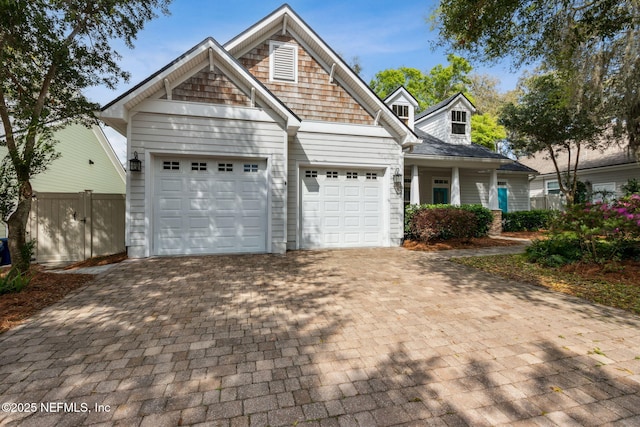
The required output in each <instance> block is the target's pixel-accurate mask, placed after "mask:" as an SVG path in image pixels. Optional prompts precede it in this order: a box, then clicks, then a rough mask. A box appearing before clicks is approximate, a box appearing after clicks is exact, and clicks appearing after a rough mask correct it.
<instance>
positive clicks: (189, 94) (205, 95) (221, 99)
mask: <svg viewBox="0 0 640 427" xmlns="http://www.w3.org/2000/svg"><path fill="white" fill-rule="evenodd" d="M171 95H172V99H174V100H175V101H190V102H204V103H208V104H223V105H239V106H243V107H249V106H251V99H250V98H249V97H248V96H247V95H245V94H244V93H243V92H242V91H241V90H240V89H238V87H237V86H236V85H235V84H234V83H233V82H232V81H231V80H229V79H228V78H227V76H225V75H224V74H222V73H221V72H220V70H218V69H216V71H215V72H213V73H212V72H210V71H209V70H208V69H205V70H202V71H200V72H199V73H197V74H196V75H194V76H193V77H190V78H189V79H187V80H186V81H184V82H183V83H181V84H180V85H178V86H177V87H175V88H174V89H173V90H172V91H171ZM166 98H167V97H166V95H165V96H163V97H162V99H166Z"/></svg>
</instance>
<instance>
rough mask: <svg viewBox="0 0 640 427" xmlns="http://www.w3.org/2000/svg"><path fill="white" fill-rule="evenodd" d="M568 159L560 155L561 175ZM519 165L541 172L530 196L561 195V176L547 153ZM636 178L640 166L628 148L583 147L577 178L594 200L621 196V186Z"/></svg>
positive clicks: (610, 146)
mask: <svg viewBox="0 0 640 427" xmlns="http://www.w3.org/2000/svg"><path fill="white" fill-rule="evenodd" d="M574 154H575V153H574ZM567 158H568V154H567V153H566V152H560V153H559V154H558V157H557V162H558V165H560V171H561V172H562V173H566V171H567ZM520 162H521V163H523V164H525V165H527V166H529V167H531V168H534V169H536V170H537V171H538V172H539V175H538V176H536V177H535V179H533V180H532V181H531V189H530V196H531V197H541V196H548V195H560V186H559V185H558V176H557V173H556V170H555V167H554V166H553V161H551V159H550V158H549V155H548V154H545V153H542V152H540V153H536V154H535V155H534V156H531V157H529V158H523V159H520ZM634 178H635V179H637V180H640V163H638V161H637V158H636V156H635V155H634V154H633V153H630V152H629V151H628V150H627V149H626V148H623V147H620V146H619V145H617V144H611V145H609V146H608V147H607V148H605V149H604V150H593V149H585V148H583V149H582V150H581V151H580V157H579V161H578V179H579V180H580V181H582V182H583V183H584V184H585V185H586V187H587V192H588V194H590V195H591V200H592V201H600V200H602V199H603V197H605V198H615V197H619V196H622V195H623V190H622V186H623V185H624V184H626V183H627V182H628V181H629V180H630V179H634Z"/></svg>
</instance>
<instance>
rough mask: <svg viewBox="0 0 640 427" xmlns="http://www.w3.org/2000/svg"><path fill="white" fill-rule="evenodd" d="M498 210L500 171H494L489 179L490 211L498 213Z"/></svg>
mask: <svg viewBox="0 0 640 427" xmlns="http://www.w3.org/2000/svg"><path fill="white" fill-rule="evenodd" d="M498 209H499V207H498V170H497V169H493V170H492V171H491V177H490V178H489V210H492V211H497V210H498Z"/></svg>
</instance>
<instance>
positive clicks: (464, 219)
mask: <svg viewBox="0 0 640 427" xmlns="http://www.w3.org/2000/svg"><path fill="white" fill-rule="evenodd" d="M477 222H478V221H477V219H476V216H475V214H473V213H472V212H470V211H466V210H464V209H460V208H458V207H453V206H444V207H435V208H429V209H421V210H418V211H417V212H414V214H413V216H412V218H411V222H410V225H409V231H410V235H411V236H412V237H413V238H414V239H416V240H419V241H422V242H430V241H433V240H447V239H470V238H472V237H474V236H475V234H476V230H477V228H478V227H477Z"/></svg>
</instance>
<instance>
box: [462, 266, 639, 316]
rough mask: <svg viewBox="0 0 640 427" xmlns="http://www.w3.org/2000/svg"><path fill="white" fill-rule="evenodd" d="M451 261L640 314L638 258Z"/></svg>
mask: <svg viewBox="0 0 640 427" xmlns="http://www.w3.org/2000/svg"><path fill="white" fill-rule="evenodd" d="M452 261H453V262H456V263H459V264H464V265H469V266H472V267H475V268H479V269H481V270H484V271H487V272H489V273H493V274H497V275H498V276H502V277H505V278H507V279H513V280H518V281H521V282H527V283H533V284H535V285H539V286H544V287H546V288H549V289H552V290H554V291H558V292H563V293H566V294H569V295H574V296H577V297H580V298H584V299H586V300H588V301H592V302H595V303H598V304H603V305H607V306H610V307H617V308H621V309H623V310H626V311H630V312H632V313H635V314H640V261H625V262H619V263H612V264H605V265H599V264H585V263H576V264H569V265H566V266H563V267H558V268H551V267H543V266H540V265H538V264H533V263H529V262H527V260H526V259H525V258H524V256H523V255H495V256H482V257H469V258H455V259H453V260H452Z"/></svg>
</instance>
